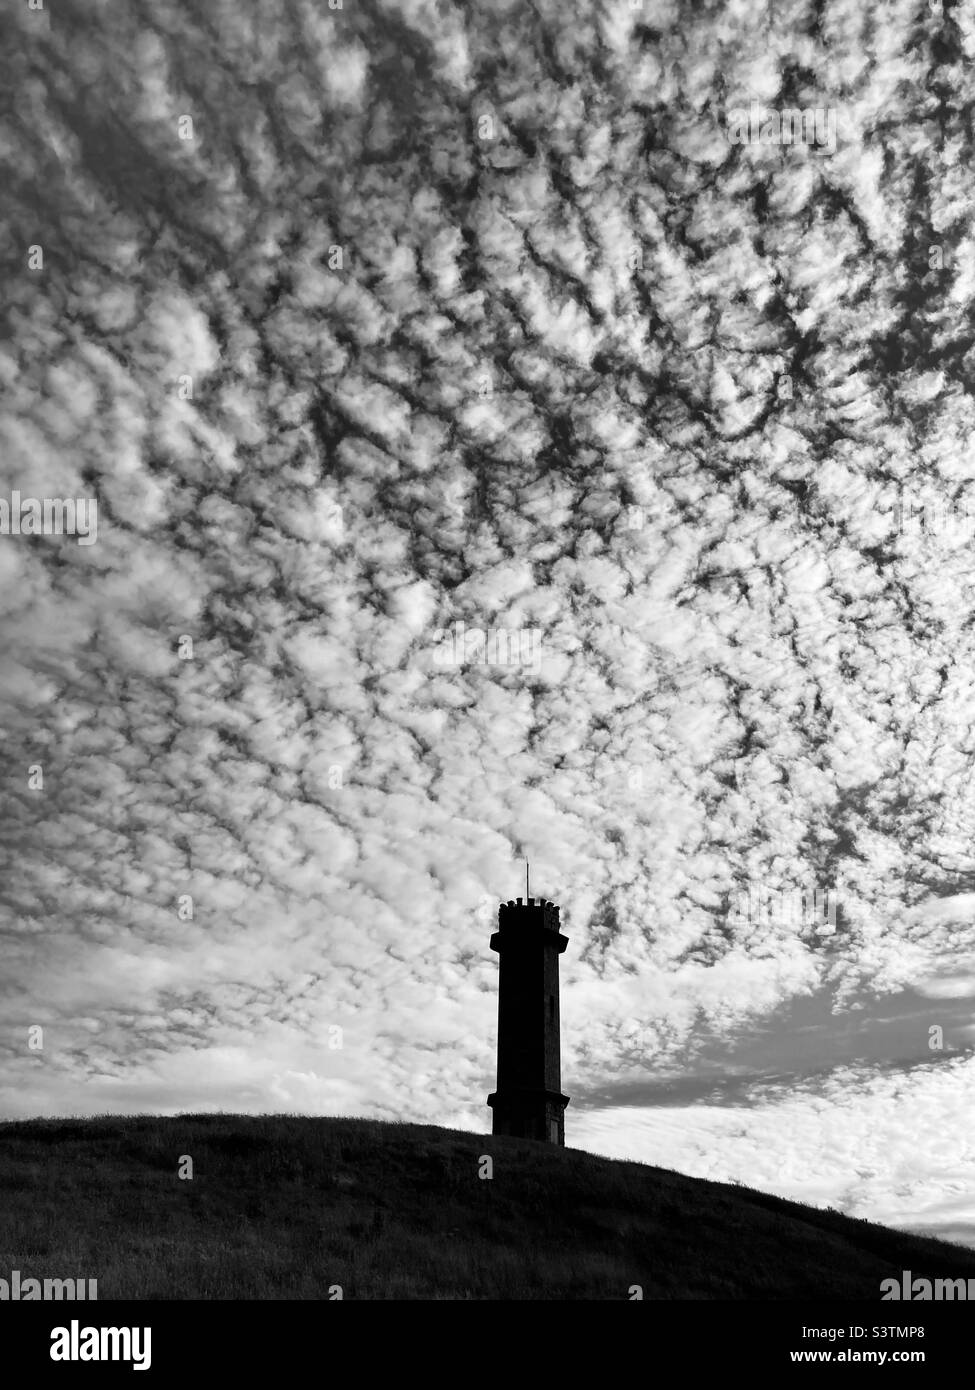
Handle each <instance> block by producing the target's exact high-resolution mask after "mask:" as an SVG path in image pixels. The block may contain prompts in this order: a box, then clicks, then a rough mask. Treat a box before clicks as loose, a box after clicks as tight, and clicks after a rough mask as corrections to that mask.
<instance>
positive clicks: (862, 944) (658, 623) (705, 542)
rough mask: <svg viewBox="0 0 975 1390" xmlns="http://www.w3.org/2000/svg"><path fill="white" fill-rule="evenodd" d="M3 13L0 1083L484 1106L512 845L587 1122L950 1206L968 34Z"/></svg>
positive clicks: (974, 366) (353, 17)
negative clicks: (556, 983) (538, 927)
mask: <svg viewBox="0 0 975 1390" xmlns="http://www.w3.org/2000/svg"><path fill="white" fill-rule="evenodd" d="M34 3H35V4H36V3H37V0H34ZM6 24H7V33H6V37H5V42H4V45H3V49H4V55H3V58H2V60H0V61H2V64H3V68H4V73H3V83H4V87H5V89H7V90H12V91H13V90H15V91H16V100H15V102H13V103H12V104H10V105H9V106H8V109H7V110H6V111H5V112H4V113H3V114H2V115H0V150H2V158H3V163H4V166H5V169H6V170H7V173H6V174H5V184H6V193H5V213H4V218H3V223H2V227H0V248H2V264H3V275H4V285H3V296H2V313H3V321H4V322H3V332H2V334H0V499H2V500H3V501H4V502H5V503H6V504H7V506H8V507H9V511H10V516H11V517H12V516H13V515H14V513H17V515H18V516H19V515H21V514H22V512H23V511H24V502H23V499H24V498H29V499H30V498H32V499H37V501H38V503H43V502H44V501H47V502H48V503H51V502H55V501H56V502H59V503H61V504H65V503H66V502H67V501H68V500H70V501H71V502H72V503H73V504H74V505H75V506H76V507H77V515H78V516H79V517H80V516H81V504H82V503H84V505H85V506H86V507H87V508H88V512H87V515H88V520H89V522H91V521H92V518H93V517H94V516H96V517H97V528H96V527H95V526H89V528H88V532H87V534H83V533H82V532H83V528H82V527H81V525H80V522H79V524H78V526H77V528H76V530H75V533H72V531H71V530H70V528H68V527H67V526H65V527H62V531H61V534H53V533H51V528H48V530H47V533H43V534H31V533H30V531H31V527H30V526H23V527H21V528H19V533H18V527H17V526H15V525H14V524H13V522H11V523H10V524H9V525H8V524H7V522H6V521H5V519H4V517H5V514H4V509H3V507H2V506H0V530H2V532H3V533H2V534H0V614H2V619H0V621H2V629H0V630H2V646H3V656H2V660H0V731H2V749H3V759H2V773H0V775H2V784H0V786H2V790H0V822H2V824H0V844H2V856H3V858H2V865H0V932H2V945H0V955H2V972H0V1116H3V1117H6V1118H18V1117H25V1116H30V1115H39V1114H40V1115H81V1114H96V1113H129V1112H140V1113H148V1112H151V1113H160V1114H165V1113H178V1112H187V1111H193V1112H200V1111H238V1112H248V1113H260V1112H269V1111H275V1112H297V1113H307V1114H316V1115H317V1114H325V1115H348V1114H354V1115H363V1116H369V1117H374V1118H379V1119H390V1120H392V1119H397V1120H406V1121H413V1122H421V1123H430V1124H438V1125H446V1126H451V1127H456V1128H463V1129H473V1130H476V1131H479V1132H484V1133H487V1132H488V1131H489V1128H490V1111H489V1110H488V1109H487V1107H486V1104H485V1101H486V1096H487V1093H488V1092H489V1091H491V1090H493V1089H494V1079H495V1078H494V1062H495V1043H496V1035H495V1029H496V1013H497V958H496V957H495V956H494V955H492V953H491V952H490V950H489V947H488V942H489V937H490V934H491V931H492V928H493V925H494V922H495V919H496V912H497V905H498V903H499V901H501V900H503V899H507V898H511V897H514V896H515V895H516V894H517V893H519V892H521V891H522V889H521V884H522V882H523V874H524V861H525V860H526V859H530V861H531V865H532V890H533V892H536V893H538V894H542V895H544V896H545V897H546V898H549V899H552V900H553V901H555V902H557V903H559V905H560V907H561V914H562V926H563V930H564V931H565V932H566V934H567V935H568V937H569V940H570V945H569V948H568V950H567V951H566V953H565V955H564V956H562V958H561V971H562V1028H563V1089H564V1090H565V1091H566V1092H567V1094H568V1095H569V1096H570V1098H571V1103H570V1107H569V1109H568V1111H567V1113H566V1142H567V1143H568V1144H569V1145H570V1146H573V1147H577V1148H582V1149H588V1150H591V1151H594V1152H598V1153H604V1154H609V1155H613V1156H620V1157H629V1158H636V1159H639V1160H641V1161H644V1162H648V1163H655V1164H661V1165H663V1166H665V1167H668V1168H675V1169H679V1170H681V1171H684V1172H688V1173H693V1174H695V1175H700V1176H707V1177H711V1178H718V1179H721V1180H725V1181H731V1180H733V1179H734V1180H737V1181H741V1182H744V1183H746V1184H748V1185H750V1186H756V1187H759V1188H762V1189H764V1190H768V1191H775V1192H779V1193H782V1194H784V1195H787V1196H791V1197H797V1198H800V1199H801V1200H804V1201H811V1202H816V1203H818V1204H821V1205H830V1206H834V1207H836V1208H838V1209H839V1210H841V1211H845V1212H848V1213H850V1214H852V1215H856V1216H866V1217H869V1218H871V1219H874V1220H879V1221H883V1222H886V1223H888V1224H891V1225H896V1226H899V1227H903V1228H908V1229H916V1230H923V1231H926V1232H930V1233H933V1234H940V1235H942V1236H946V1237H948V1238H951V1239H955V1240H959V1241H962V1242H964V1243H967V1244H969V1245H975V1138H973V1132H975V1131H973V1126H972V1124H971V1117H972V1110H973V1107H972V1103H971V1095H972V1089H973V1084H975V1060H973V1043H975V857H973V843H975V790H973V777H972V762H973V748H975V735H973V731H972V718H973V711H975V690H973V683H975V665H973V657H975V637H973V623H975V596H973V589H972V575H973V564H972V555H973V538H975V479H973V463H972V460H973V457H975V455H973V433H975V399H973V390H975V386H973V383H975V354H973V342H975V337H973V332H972V327H971V324H972V299H973V295H975V233H973V229H972V219H971V209H972V204H973V196H975V189H973V181H975V150H973V135H972V115H973V110H975V86H973V79H972V76H971V73H972V71H973V67H972V64H973V60H975V15H973V14H972V12H971V11H970V10H969V9H967V8H966V7H964V6H957V7H952V6H950V5H947V4H946V5H945V6H944V8H943V9H942V7H941V6H940V5H938V4H937V3H936V0H933V2H932V3H929V4H922V3H918V0H910V3H907V0H892V3H867V4H862V3H860V0H822V2H821V3H801V2H800V0H797V2H796V3H789V0H783V2H782V3H779V0H775V3H773V4H770V5H767V6H765V7H762V6H758V5H754V4H751V3H748V4H746V3H744V0H742V2H741V3H727V4H713V5H703V6H702V5H699V4H697V3H666V2H665V0H643V3H642V4H640V3H636V0H601V3H594V4H591V3H585V4H582V3H576V4H568V5H567V4H565V3H559V4H556V3H554V0H544V2H540V3H537V4H534V5H524V4H517V5H516V4H508V3H505V0H491V3H490V5H483V6H473V7H469V6H460V5H454V4H450V3H445V2H444V3H437V4H434V3H431V2H430V0H341V6H340V3H339V0H331V4H328V3H322V0H318V3H311V2H310V0H262V3H261V4H260V5H257V4H254V3H244V4H241V3H233V4H231V3H229V2H224V0H214V2H213V3H208V4H207V5H206V6H194V5H189V4H182V3H177V0H128V2H127V3H124V4H118V3H108V2H107V0H84V3H83V4H81V3H80V2H76V0H58V3H56V4H55V3H53V0H51V3H45V6H44V8H43V9H40V10H39V9H36V8H30V6H29V5H28V4H27V3H22V4H19V5H18V6H16V7H13V8H11V10H10V13H9V15H8V17H7V20H6ZM783 112H785V113H789V112H795V113H797V114H798V115H801V114H802V113H805V117H804V119H803V120H801V121H800V120H798V119H797V120H792V119H791V118H789V117H783V115H782V113H783ZM769 113H772V114H771V117H770V115H769ZM92 504H94V509H93V506H92ZM26 510H27V511H30V507H27V509H26ZM69 515H70V513H69ZM499 634H500V635H499ZM799 894H804V895H805V896H804V897H799V896H797V895H799ZM790 904H791V905H792V906H791V908H790V906H789V905H790Z"/></svg>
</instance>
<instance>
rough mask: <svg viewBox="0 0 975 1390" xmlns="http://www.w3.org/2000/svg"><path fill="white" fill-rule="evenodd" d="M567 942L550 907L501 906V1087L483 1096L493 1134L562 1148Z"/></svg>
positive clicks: (497, 936)
mask: <svg viewBox="0 0 975 1390" xmlns="http://www.w3.org/2000/svg"><path fill="white" fill-rule="evenodd" d="M568 944H569V939H568V937H566V936H562V935H561V933H560V932H559V909H558V908H557V907H556V906H555V904H554V903H550V902H545V901H544V900H543V899H542V898H539V899H538V900H537V901H536V900H535V899H533V898H528V900H527V901H526V902H522V900H521V898H517V899H515V900H514V901H513V902H507V903H502V904H501V906H500V908H499V909H498V930H497V931H496V932H495V933H494V935H493V936H492V937H491V950H492V951H497V953H498V956H499V957H500V968H499V981H498V1089H497V1090H496V1091H492V1093H491V1095H489V1096H488V1099H487V1103H488V1105H490V1106H491V1109H492V1110H493V1111H494V1126H493V1132H494V1133H495V1134H511V1135H514V1136H515V1137H517V1138H519V1139H542V1140H544V1141H546V1142H548V1143H550V1144H563V1145H564V1144H565V1107H566V1106H567V1105H568V1103H569V1097H568V1096H564V1095H563V1094H562V1061H561V1049H560V1042H559V956H560V955H561V954H562V952H563V951H564V950H565V948H566V946H568Z"/></svg>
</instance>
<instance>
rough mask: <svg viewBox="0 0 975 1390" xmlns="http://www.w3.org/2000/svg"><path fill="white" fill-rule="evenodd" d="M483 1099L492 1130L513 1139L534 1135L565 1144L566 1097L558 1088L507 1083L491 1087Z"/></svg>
mask: <svg viewBox="0 0 975 1390" xmlns="http://www.w3.org/2000/svg"><path fill="white" fill-rule="evenodd" d="M487 1103H488V1105H490V1107H491V1109H492V1111H493V1112H494V1125H493V1128H492V1131H491V1132H492V1134H508V1135H511V1137H512V1138H514V1139H537V1140H539V1141H541V1143H543V1144H559V1145H561V1146H562V1147H563V1148H564V1147H565V1107H566V1106H567V1105H568V1103H569V1097H568V1096H564V1095H563V1094H562V1092H561V1091H543V1090H521V1089H515V1088H513V1087H508V1088H507V1089H505V1090H503V1091H492V1092H491V1094H490V1095H489V1096H488V1098H487Z"/></svg>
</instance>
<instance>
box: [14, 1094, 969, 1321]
mask: <svg viewBox="0 0 975 1390" xmlns="http://www.w3.org/2000/svg"><path fill="white" fill-rule="evenodd" d="M485 1154H486V1155H490V1156H491V1158H492V1161H493V1176H492V1177H491V1178H482V1177H479V1176H478V1173H479V1171H483V1170H484V1168H485V1165H484V1164H483V1163H482V1162H481V1155H485ZM183 1155H188V1156H189V1157H190V1158H191V1159H192V1161H193V1177H192V1179H191V1180H186V1179H183V1180H181V1179H180V1178H179V1177H178V1176H177V1173H178V1169H179V1166H180V1160H181V1157H182V1156H183ZM184 1167H185V1165H184ZM14 1269H19V1270H20V1271H21V1278H25V1277H27V1275H33V1276H35V1277H37V1278H45V1277H47V1278H69V1277H75V1278H96V1279H97V1280H98V1296H99V1299H100V1300H103V1299H110V1298H139V1299H146V1298H169V1299H173V1298H224V1299H225V1298H244V1299H252V1298H253V1299H264V1298H321V1299H327V1298H328V1297H329V1296H330V1294H329V1290H330V1288H334V1286H336V1285H338V1286H340V1287H341V1290H342V1296H343V1297H344V1298H347V1299H389V1298H407V1299H429V1298H443V1299H623V1300H625V1299H627V1298H628V1297H630V1293H629V1290H630V1288H631V1286H632V1285H634V1284H639V1285H641V1286H642V1289H643V1297H644V1298H646V1299H650V1298H669V1299H672V1298H692V1299H726V1298H736V1299H751V1298H762V1299H766V1298H803V1299H806V1298H813V1299H818V1298H844V1299H845V1298H867V1299H873V1300H876V1299H879V1296H880V1290H879V1286H880V1281H881V1280H882V1279H884V1278H887V1277H889V1276H891V1275H893V1276H895V1277H898V1278H899V1277H900V1271H901V1270H902V1269H910V1270H912V1271H913V1272H914V1274H915V1275H924V1276H926V1277H927V1278H975V1251H972V1250H967V1249H964V1248H963V1247H960V1246H955V1245H946V1244H942V1243H941V1242H939V1241H933V1240H928V1239H924V1238H921V1237H914V1236H910V1235H905V1234H903V1233H901V1232H898V1231H892V1230H888V1229H886V1228H885V1227H882V1226H874V1225H871V1224H869V1223H868V1222H864V1221H856V1220H851V1219H849V1218H847V1217H844V1216H840V1215H839V1214H837V1213H836V1212H832V1211H821V1210H818V1209H816V1208H812V1207H807V1206H803V1205H800V1204H798V1203H795V1202H786V1201H782V1200H780V1199H779V1198H776V1197H770V1196H767V1195H765V1194H763V1193H759V1192H753V1191H751V1190H750V1189H748V1188H744V1187H738V1186H730V1187H729V1186H726V1185H724V1184H721V1183H712V1182H704V1181H701V1180H699V1179H695V1178H688V1177H684V1176H682V1175H681V1174H679V1173H673V1172H669V1171H667V1170H665V1169H661V1168H650V1167H647V1166H645V1165H643V1164H639V1163H621V1162H616V1161H614V1160H612V1159H606V1158H596V1157H593V1156H592V1155H590V1154H585V1153H582V1152H579V1151H578V1150H573V1149H557V1148H552V1147H549V1146H547V1145H542V1144H534V1143H529V1142H527V1141H522V1140H517V1139H501V1138H492V1137H489V1136H485V1135H478V1134H468V1133H463V1132H458V1131H454V1130H445V1129H435V1128H433V1127H430V1126H421V1125H399V1124H383V1123H378V1122H376V1121H368V1120H336V1119H311V1118H300V1117H295V1116H281V1115H271V1116H260V1117H248V1116H241V1115H183V1116H178V1117H175V1118H167V1119H159V1118H153V1117H145V1116H137V1117H132V1118H118V1117H107V1118H100V1119H91V1120H29V1121H24V1122H14V1123H5V1124H0V1277H3V1278H7V1279H9V1277H10V1272H11V1271H12V1270H14ZM332 1296H334V1294H333V1295H332Z"/></svg>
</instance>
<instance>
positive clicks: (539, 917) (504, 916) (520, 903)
mask: <svg viewBox="0 0 975 1390" xmlns="http://www.w3.org/2000/svg"><path fill="white" fill-rule="evenodd" d="M515 918H527V920H528V921H529V922H531V923H533V924H534V925H540V926H543V927H549V928H550V929H551V930H552V931H558V930H559V909H558V907H557V906H556V904H555V903H551V902H547V901H546V899H545V898H529V899H528V900H527V902H526V901H525V900H524V899H523V898H511V899H510V900H509V901H508V902H506V903H502V904H501V905H500V907H499V908H498V926H499V927H503V926H504V925H505V924H506V922H511V923H513V922H514V919H515Z"/></svg>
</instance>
